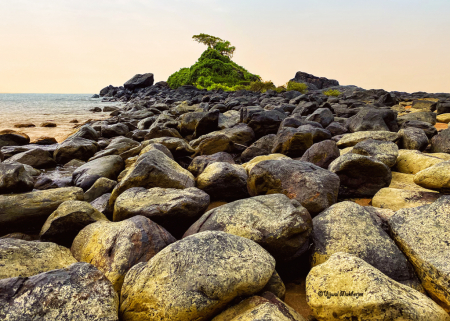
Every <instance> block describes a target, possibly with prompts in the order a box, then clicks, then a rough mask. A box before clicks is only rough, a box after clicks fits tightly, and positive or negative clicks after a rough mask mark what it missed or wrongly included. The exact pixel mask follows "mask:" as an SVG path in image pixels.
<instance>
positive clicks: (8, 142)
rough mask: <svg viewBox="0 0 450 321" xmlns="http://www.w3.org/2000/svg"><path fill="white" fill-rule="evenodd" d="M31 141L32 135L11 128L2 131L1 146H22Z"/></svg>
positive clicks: (0, 136)
mask: <svg viewBox="0 0 450 321" xmlns="http://www.w3.org/2000/svg"><path fill="white" fill-rule="evenodd" d="M29 143H30V137H28V135H26V134H23V133H19V132H16V131H14V130H9V129H6V130H2V131H0V148H2V147H4V146H22V145H27V144H29Z"/></svg>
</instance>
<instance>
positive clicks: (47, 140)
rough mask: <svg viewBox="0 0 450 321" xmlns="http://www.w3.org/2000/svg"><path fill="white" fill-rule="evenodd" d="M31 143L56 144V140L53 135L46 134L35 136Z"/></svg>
mask: <svg viewBox="0 0 450 321" xmlns="http://www.w3.org/2000/svg"><path fill="white" fill-rule="evenodd" d="M32 144H37V145H53V144H58V141H57V140H56V139H55V138H54V137H48V136H41V137H39V138H36V139H35V140H34V141H33V142H32Z"/></svg>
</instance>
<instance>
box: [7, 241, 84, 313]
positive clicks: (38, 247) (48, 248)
mask: <svg viewBox="0 0 450 321" xmlns="http://www.w3.org/2000/svg"><path fill="white" fill-rule="evenodd" d="M76 262H77V260H75V258H74V257H73V256H72V254H71V253H70V251H69V249H67V248H65V247H63V246H60V245H57V244H55V243H50V242H32V241H24V240H19V239H15V238H2V239H0V279H8V278H14V277H23V278H26V277H29V276H32V275H36V274H39V273H42V272H46V271H51V270H55V269H62V268H65V267H67V266H69V265H71V264H73V263H76ZM0 293H1V291H0ZM0 311H1V309H0ZM0 313H1V312H0Z"/></svg>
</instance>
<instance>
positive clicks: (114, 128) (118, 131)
mask: <svg viewBox="0 0 450 321" xmlns="http://www.w3.org/2000/svg"><path fill="white" fill-rule="evenodd" d="M129 131H130V129H129V128H128V126H127V125H125V124H122V123H117V124H114V125H103V126H102V137H106V138H112V137H117V136H125V135H126V134H128V132H129Z"/></svg>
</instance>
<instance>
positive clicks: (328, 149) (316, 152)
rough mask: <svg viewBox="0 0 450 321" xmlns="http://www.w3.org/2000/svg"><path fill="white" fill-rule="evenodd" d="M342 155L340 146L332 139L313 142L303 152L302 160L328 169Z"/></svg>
mask: <svg viewBox="0 0 450 321" xmlns="http://www.w3.org/2000/svg"><path fill="white" fill-rule="evenodd" d="M339 156H340V152H339V148H338V147H337V145H336V143H335V142H334V141H332V140H330V139H328V140H324V141H321V142H319V143H315V144H313V145H312V146H311V147H310V148H308V149H307V150H306V152H305V153H304V154H303V156H302V158H301V160H302V161H305V162H310V163H313V164H314V165H317V166H319V167H322V168H325V169H328V166H329V165H330V164H331V162H332V161H334V160H335V159H336V158H338V157H339Z"/></svg>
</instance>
